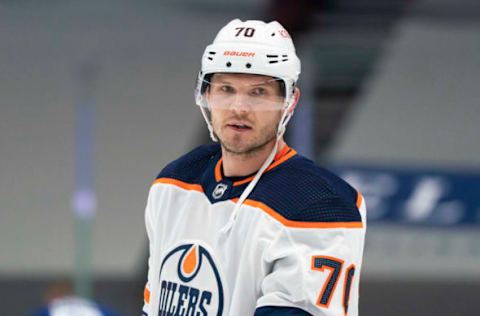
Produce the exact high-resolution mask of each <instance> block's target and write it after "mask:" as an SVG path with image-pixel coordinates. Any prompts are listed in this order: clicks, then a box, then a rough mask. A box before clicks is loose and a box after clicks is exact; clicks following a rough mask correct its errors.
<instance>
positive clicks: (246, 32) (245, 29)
mask: <svg viewBox="0 0 480 316" xmlns="http://www.w3.org/2000/svg"><path fill="white" fill-rule="evenodd" d="M235 30H237V34H235V37H238V36H240V35H241V34H242V32H243V36H245V37H252V36H253V34H255V29H254V28H252V27H236V28H235Z"/></svg>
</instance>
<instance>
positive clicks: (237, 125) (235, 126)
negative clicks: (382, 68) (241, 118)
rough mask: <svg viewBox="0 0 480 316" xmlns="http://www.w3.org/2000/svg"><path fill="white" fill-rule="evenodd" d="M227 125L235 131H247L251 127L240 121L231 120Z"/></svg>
mask: <svg viewBox="0 0 480 316" xmlns="http://www.w3.org/2000/svg"><path fill="white" fill-rule="evenodd" d="M227 127H229V128H231V129H234V130H236V131H248V130H251V129H252V127H251V126H250V125H248V124H246V123H240V122H232V123H228V124H227Z"/></svg>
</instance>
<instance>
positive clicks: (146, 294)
mask: <svg viewBox="0 0 480 316" xmlns="http://www.w3.org/2000/svg"><path fill="white" fill-rule="evenodd" d="M153 194H154V193H153V189H152V188H150V192H149V194H148V199H147V206H146V207H145V227H146V231H147V237H148V245H149V248H148V250H149V251H148V274H147V283H146V284H145V289H144V291H143V303H144V304H143V308H142V314H141V315H142V316H148V315H149V312H150V309H149V305H150V284H153V269H152V265H153V258H152V253H153V249H154V247H155V244H154V242H155V237H154V229H153Z"/></svg>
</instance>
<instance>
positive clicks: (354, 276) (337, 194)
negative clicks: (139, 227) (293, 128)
mask: <svg viewBox="0 0 480 316" xmlns="http://www.w3.org/2000/svg"><path fill="white" fill-rule="evenodd" d="M221 164H222V158H221V149H220V146H219V145H209V146H202V147H199V148H197V149H195V150H193V151H192V152H190V153H188V154H186V155H185V156H183V157H181V158H179V159H177V160H175V161H174V162H172V163H171V164H169V165H168V166H167V167H166V168H165V169H164V170H163V171H162V172H161V173H160V175H159V176H158V178H157V179H156V180H155V182H154V183H153V185H152V187H151V189H150V192H149V196H148V202H147V207H146V213H145V220H146V227H147V233H148V238H149V243H150V244H149V245H150V247H149V250H150V255H149V260H148V264H149V269H148V282H147V285H146V288H145V292H144V294H145V305H144V307H143V315H148V316H154V315H155V316H157V315H195V316H196V315H218V316H220V315H230V316H237V315H242V316H245V315H256V316H260V315H310V314H311V315H329V316H330V315H336V316H337V315H342V316H343V315H348V316H353V315H358V289H359V276H360V269H361V263H362V254H363V246H364V238H365V229H366V221H365V220H366V210H365V203H364V201H363V198H362V196H361V195H360V193H358V192H357V191H356V190H355V189H353V188H352V187H351V186H349V185H348V184H347V183H346V182H344V181H343V180H341V179H340V178H338V177H337V176H335V175H333V174H331V173H330V172H328V171H326V170H325V169H322V168H320V167H318V166H316V165H314V163H313V162H312V161H310V160H308V159H306V158H304V157H301V156H300V155H298V154H297V153H296V152H295V150H293V149H291V148H288V147H286V148H284V150H282V152H280V153H279V154H278V155H277V157H276V158H275V160H274V162H273V163H272V164H271V165H270V166H269V168H268V169H267V170H266V171H265V173H264V174H263V175H262V177H261V178H260V181H259V182H258V183H257V184H256V186H255V188H254V189H253V191H252V192H251V193H250V195H249V197H248V199H247V200H246V201H245V202H244V204H243V205H242V207H241V208H240V211H239V212H238V214H237V216H236V218H235V221H234V223H233V225H231V226H229V219H230V217H231V213H232V211H233V209H234V207H235V203H236V200H237V199H238V198H239V196H240V195H241V193H242V192H243V189H244V188H245V187H246V186H247V185H248V183H249V181H251V180H252V178H253V176H252V177H245V178H226V177H224V176H223V175H222V171H221V170H222V167H221Z"/></svg>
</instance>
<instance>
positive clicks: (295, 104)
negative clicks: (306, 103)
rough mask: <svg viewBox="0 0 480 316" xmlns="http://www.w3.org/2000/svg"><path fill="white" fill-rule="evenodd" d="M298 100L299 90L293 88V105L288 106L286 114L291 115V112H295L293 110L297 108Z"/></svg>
mask: <svg viewBox="0 0 480 316" xmlns="http://www.w3.org/2000/svg"><path fill="white" fill-rule="evenodd" d="M299 99H300V89H299V88H295V100H294V101H293V104H292V105H291V106H290V108H289V109H288V112H289V113H293V111H294V110H295V108H296V107H297V103H298V100H299Z"/></svg>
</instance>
